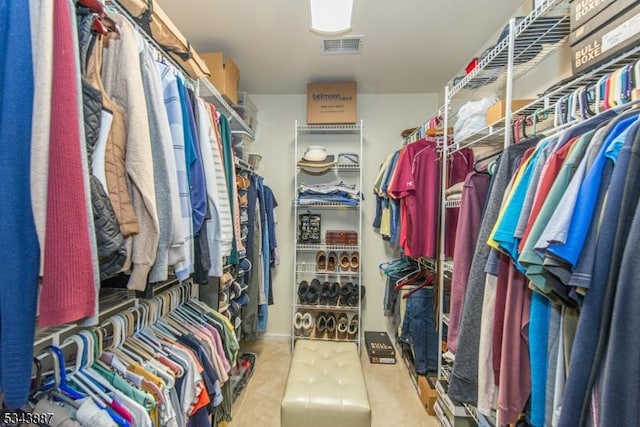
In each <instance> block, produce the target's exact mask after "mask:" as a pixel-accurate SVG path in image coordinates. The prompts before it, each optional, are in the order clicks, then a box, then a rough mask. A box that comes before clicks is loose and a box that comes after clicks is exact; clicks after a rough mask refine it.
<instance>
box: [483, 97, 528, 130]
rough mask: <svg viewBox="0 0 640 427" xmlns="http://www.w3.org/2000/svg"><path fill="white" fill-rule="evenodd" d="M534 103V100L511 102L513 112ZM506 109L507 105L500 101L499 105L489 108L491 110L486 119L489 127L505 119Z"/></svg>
mask: <svg viewBox="0 0 640 427" xmlns="http://www.w3.org/2000/svg"><path fill="white" fill-rule="evenodd" d="M533 101H534V100H533V99H514V100H512V101H511V111H512V112H513V111H517V110H519V109H520V108H522V107H524V106H526V105H528V104H530V103H532V102H533ZM505 107H506V103H505V102H504V101H498V102H497V103H495V104H493V105H492V106H491V107H489V109H488V110H487V118H486V122H487V126H491V125H493V124H494V123H496V122H498V121H500V120H502V119H504V115H505V111H504V110H505Z"/></svg>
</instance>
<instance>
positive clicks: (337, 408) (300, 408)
mask: <svg viewBox="0 0 640 427" xmlns="http://www.w3.org/2000/svg"><path fill="white" fill-rule="evenodd" d="M280 419H281V424H280V425H281V427H370V426H371V407H370V406H369V397H368V395H367V387H366V384H365V382H364V376H363V374H362V366H361V365H360V356H359V355H358V348H357V347H356V344H355V343H350V342H333V341H307V340H300V341H298V342H297V343H296V346H295V350H294V352H293V358H292V360H291V368H290V369H289V377H288V378H287V385H286V389H285V392H284V397H283V399H282V403H281V406H280Z"/></svg>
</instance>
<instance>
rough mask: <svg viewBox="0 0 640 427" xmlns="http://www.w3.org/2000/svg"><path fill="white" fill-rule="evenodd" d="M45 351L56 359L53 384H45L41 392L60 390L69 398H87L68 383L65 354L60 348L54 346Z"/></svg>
mask: <svg viewBox="0 0 640 427" xmlns="http://www.w3.org/2000/svg"><path fill="white" fill-rule="evenodd" d="M45 351H48V352H49V353H50V354H51V356H52V357H53V359H54V361H53V362H54V363H53V373H54V377H53V383H52V384H47V383H45V384H44V385H43V386H42V389H41V391H47V390H51V389H52V388H55V389H58V390H60V391H61V392H63V393H65V394H66V395H67V396H69V397H70V398H72V399H74V400H79V399H84V398H85V397H86V396H85V395H83V394H81V393H80V392H78V391H77V390H75V389H73V388H72V387H71V386H70V385H69V384H68V383H67V372H66V369H67V368H66V367H65V363H64V354H63V353H62V350H61V349H60V347H56V346H53V345H50V346H48V347H47V348H46V349H45Z"/></svg>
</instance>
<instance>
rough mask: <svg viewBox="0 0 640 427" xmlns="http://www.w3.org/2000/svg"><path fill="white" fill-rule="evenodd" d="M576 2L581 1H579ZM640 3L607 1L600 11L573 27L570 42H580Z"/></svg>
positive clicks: (624, 0)
mask: <svg viewBox="0 0 640 427" xmlns="http://www.w3.org/2000/svg"><path fill="white" fill-rule="evenodd" d="M575 3H581V2H580V1H577V2H575ZM639 3H640V0H609V1H605V2H604V4H605V7H603V8H602V9H601V10H600V12H599V13H598V14H596V15H594V16H593V17H591V18H589V19H588V20H582V21H581V24H580V25H578V26H575V27H574V26H572V27H571V33H570V34H569V43H570V45H571V46H573V45H574V44H576V43H578V42H579V41H580V40H582V39H584V38H585V37H587V36H589V35H591V34H593V33H594V32H595V31H597V30H598V29H600V28H601V27H603V26H604V25H607V24H608V23H609V22H611V21H612V20H614V19H615V18H617V17H618V16H620V15H621V14H623V13H624V12H626V11H627V10H629V8H630V7H632V6H634V5H637V4H639Z"/></svg>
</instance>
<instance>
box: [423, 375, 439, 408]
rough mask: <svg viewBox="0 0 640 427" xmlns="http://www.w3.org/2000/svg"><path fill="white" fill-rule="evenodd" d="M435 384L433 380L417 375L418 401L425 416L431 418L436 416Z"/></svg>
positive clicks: (436, 394) (436, 397) (436, 393)
mask: <svg viewBox="0 0 640 427" xmlns="http://www.w3.org/2000/svg"><path fill="white" fill-rule="evenodd" d="M435 384H436V383H435V378H429V377H425V376H424V375H418V396H420V401H421V402H422V406H424V409H425V410H426V411H427V414H429V415H431V416H435V415H436V410H435V409H434V405H435V404H436V400H437V399H438V392H437V391H436V385H435Z"/></svg>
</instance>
